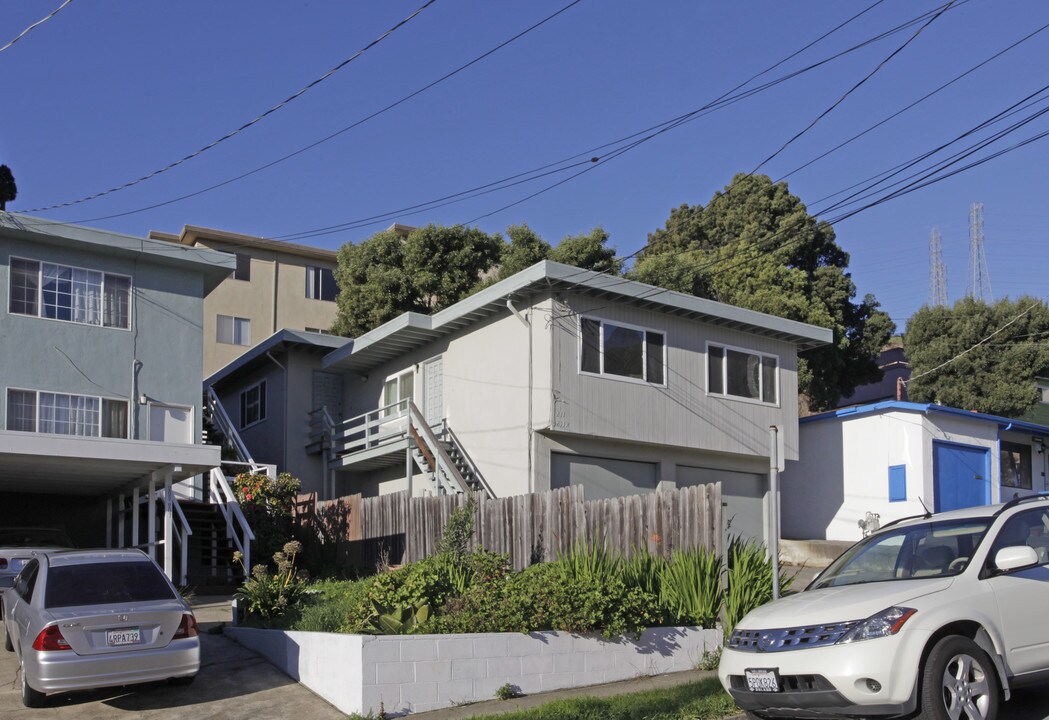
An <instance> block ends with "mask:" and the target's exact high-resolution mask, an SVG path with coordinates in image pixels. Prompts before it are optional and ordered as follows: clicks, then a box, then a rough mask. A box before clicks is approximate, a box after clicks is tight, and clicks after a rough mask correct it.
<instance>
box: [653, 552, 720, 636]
mask: <svg viewBox="0 0 1049 720" xmlns="http://www.w3.org/2000/svg"><path fill="white" fill-rule="evenodd" d="M721 569H722V566H721V558H719V557H718V556H717V555H715V554H714V553H713V552H710V551H709V550H705V549H702V548H699V549H690V550H675V551H674V552H673V553H672V554H671V556H670V560H669V561H667V563H666V565H665V566H664V568H663V571H662V572H661V573H660V585H661V590H662V594H661V596H660V600H661V602H662V603H663V606H664V607H666V608H667V610H668V611H669V613H670V615H671V617H672V618H673V619H674V620H676V621H677V622H680V623H685V624H690V625H692V624H694V625H699V626H701V627H705V628H711V627H714V625H715V624H716V623H717V619H718V612H719V611H720V610H721V603H722V592H721Z"/></svg>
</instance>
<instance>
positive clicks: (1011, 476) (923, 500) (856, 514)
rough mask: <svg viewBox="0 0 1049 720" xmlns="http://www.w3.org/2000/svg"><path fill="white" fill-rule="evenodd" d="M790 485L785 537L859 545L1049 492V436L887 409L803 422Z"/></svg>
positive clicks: (921, 410)
mask: <svg viewBox="0 0 1049 720" xmlns="http://www.w3.org/2000/svg"><path fill="white" fill-rule="evenodd" d="M799 433H800V441H801V445H800V449H799V457H798V458H797V459H793V460H790V461H788V462H787V463H786V470H785V472H784V473H783V476H782V486H781V487H782V496H783V497H782V528H783V535H784V537H787V538H794V539H806V540H808V539H826V540H858V539H859V538H861V537H862V536H863V530H862V528H861V526H860V523H861V521H864V520H866V519H867V516H868V513H872V514H876V515H877V516H878V520H879V522H880V523H881V524H882V525H884V524H885V523H887V522H891V521H893V520H898V519H900V518H903V517H908V516H911V515H918V514H921V513H924V512H925V509H926V508H928V509H929V510H932V511H943V510H952V509H956V508H963V507H971V506H975V505H987V504H993V503H998V502H1004V501H1006V500H1010V499H1012V498H1014V497H1017V496H1019V495H1025V494H1030V493H1034V492H1043V491H1045V490H1046V489H1047V484H1046V472H1047V460H1046V457H1047V456H1046V453H1045V441H1046V439H1047V438H1049V427H1047V426H1044V425H1037V424H1033V423H1029V422H1023V421H1020V420H1010V419H1008V418H1003V417H997V416H994V415H985V414H983V413H975V412H968V411H965V410H959V409H957V408H950V407H943V406H941V405H923V404H918V403H910V402H898V401H887V402H880V403H875V404H872V405H859V406H856V407H850V408H842V409H840V410H836V411H833V412H828V413H823V414H820V415H813V416H811V417H806V418H802V419H801V420H800V422H799Z"/></svg>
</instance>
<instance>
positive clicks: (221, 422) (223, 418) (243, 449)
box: [208, 387, 256, 465]
mask: <svg viewBox="0 0 1049 720" xmlns="http://www.w3.org/2000/svg"><path fill="white" fill-rule="evenodd" d="M208 410H210V411H211V417H212V420H213V421H214V422H215V424H216V425H218V428H219V430H220V431H221V432H222V434H223V435H225V436H226V439H227V440H229V442H230V444H231V445H232V446H233V449H234V450H235V451H236V452H237V456H238V457H240V459H241V460H242V461H243V462H245V463H248V464H250V465H255V464H256V463H255V460H254V459H252V457H251V453H250V452H249V451H248V446H247V445H245V444H244V441H243V440H241V438H240V434H238V433H237V429H236V428H235V427H234V426H233V421H232V420H230V417H229V415H228V414H227V413H226V408H224V407H223V406H222V403H221V402H220V401H219V396H218V395H217V394H216V393H215V388H212V387H209V388H208Z"/></svg>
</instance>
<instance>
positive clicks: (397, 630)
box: [369, 603, 430, 635]
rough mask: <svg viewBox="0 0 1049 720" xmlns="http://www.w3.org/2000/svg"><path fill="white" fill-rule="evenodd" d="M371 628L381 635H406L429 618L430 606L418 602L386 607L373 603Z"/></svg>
mask: <svg viewBox="0 0 1049 720" xmlns="http://www.w3.org/2000/svg"><path fill="white" fill-rule="evenodd" d="M372 607H373V609H374V615H373V616H372V618H371V620H370V623H369V624H370V626H371V629H372V630H373V631H374V632H376V633H379V634H383V635H407V634H409V633H411V632H413V631H415V630H416V629H417V628H418V627H419V626H421V625H422V624H423V623H425V622H426V621H427V620H429V619H430V606H429V605H426V604H420V605H416V606H411V605H395V606H393V607H387V606H385V605H379V604H377V603H373V604H372Z"/></svg>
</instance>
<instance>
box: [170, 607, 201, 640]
mask: <svg viewBox="0 0 1049 720" xmlns="http://www.w3.org/2000/svg"><path fill="white" fill-rule="evenodd" d="M196 636H197V619H196V618H195V617H193V615H192V614H190V613H186V614H185V615H183V616H182V622H180V623H179V625H178V630H176V631H175V635H174V636H173V637H172V638H171V639H172V640H182V639H184V638H191V637H196Z"/></svg>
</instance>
